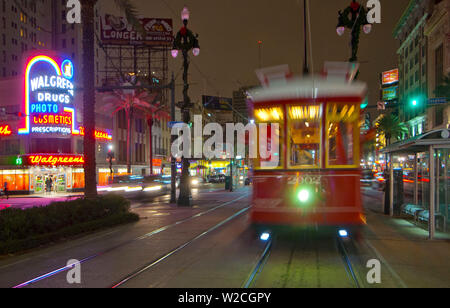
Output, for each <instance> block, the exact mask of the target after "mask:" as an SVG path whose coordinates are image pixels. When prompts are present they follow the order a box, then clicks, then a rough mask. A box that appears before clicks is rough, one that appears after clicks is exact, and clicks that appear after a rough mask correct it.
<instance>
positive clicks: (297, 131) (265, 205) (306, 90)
mask: <svg viewBox="0 0 450 308" xmlns="http://www.w3.org/2000/svg"><path fill="white" fill-rule="evenodd" d="M366 92H367V87H366V85H365V84H364V83H362V82H357V81H355V82H349V81H348V80H346V79H345V78H342V79H333V78H326V77H323V78H315V79H312V78H304V79H290V80H289V79H287V80H284V81H282V82H274V83H272V84H270V85H267V86H266V87H262V88H259V89H255V90H253V91H250V93H249V104H250V106H251V109H252V110H253V116H254V120H255V124H256V125H257V127H260V125H259V124H260V123H267V124H270V123H278V124H279V129H278V130H276V131H274V133H275V134H276V135H278V137H279V152H276V151H273V152H272V154H271V155H274V156H278V159H275V161H276V163H275V164H274V163H273V162H271V161H274V160H273V157H270V158H268V159H261V158H260V157H261V156H258V157H259V158H257V159H255V160H254V161H253V164H254V165H253V167H254V174H253V175H254V177H253V200H252V203H253V204H252V209H251V214H250V217H251V222H252V224H253V225H264V226H267V225H270V226H275V225H277V226H306V225H326V226H337V227H353V226H360V225H363V224H365V222H366V220H365V216H364V214H363V211H362V206H361V195H360V176H361V172H360V143H359V142H360V139H359V138H360V106H361V104H362V102H363V101H364V99H365V97H366ZM261 130H262V128H258V131H259V132H261ZM264 136H268V137H267V147H268V148H270V147H271V146H272V145H271V142H272V139H271V138H270V136H271V132H270V130H269V129H268V130H267V135H264ZM259 137H260V136H259V135H258V140H259ZM263 140H265V139H263ZM258 149H259V142H258ZM258 151H259V150H258Z"/></svg>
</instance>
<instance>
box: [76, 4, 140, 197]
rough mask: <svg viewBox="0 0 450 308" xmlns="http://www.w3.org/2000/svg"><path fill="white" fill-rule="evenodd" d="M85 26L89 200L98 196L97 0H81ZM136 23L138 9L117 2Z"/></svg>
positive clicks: (85, 150)
mask: <svg viewBox="0 0 450 308" xmlns="http://www.w3.org/2000/svg"><path fill="white" fill-rule="evenodd" d="M80 2H81V23H82V27H83V56H82V57H83V68H82V69H83V89H84V90H83V122H84V123H83V124H84V127H85V131H86V132H85V135H84V160H85V165H84V177H85V192H84V194H85V197H86V198H95V197H96V196H97V180H96V162H95V63H94V62H95V54H94V47H95V46H94V44H95V38H94V37H95V28H94V22H95V15H94V10H95V5H96V3H97V0H81V1H80ZM114 2H115V4H116V5H117V6H118V7H119V8H120V9H121V10H122V11H123V12H124V13H125V16H126V18H127V20H128V21H129V22H131V23H132V24H138V22H137V17H136V13H137V12H136V9H135V8H134V6H133V5H132V4H131V2H130V1H129V0H114Z"/></svg>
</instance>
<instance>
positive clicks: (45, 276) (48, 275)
mask: <svg viewBox="0 0 450 308" xmlns="http://www.w3.org/2000/svg"><path fill="white" fill-rule="evenodd" d="M246 197H248V194H244V195H243V196H240V197H238V198H235V199H233V200H230V201H227V202H225V203H222V204H220V205H218V206H215V207H213V208H210V209H208V210H205V211H202V212H200V213H197V214H195V215H192V216H189V217H187V218H184V219H181V220H179V221H176V222H174V223H171V224H168V225H165V226H163V227H160V228H157V229H155V230H153V231H151V232H148V233H146V234H143V235H142V236H139V237H136V238H133V239H131V240H128V241H125V242H122V243H119V244H117V245H114V246H112V247H110V248H108V249H105V250H103V251H101V252H98V253H95V254H93V255H90V256H88V257H85V258H82V259H80V260H79V261H80V262H79V263H80V264H83V263H87V262H89V261H92V260H94V259H97V258H98V257H100V256H104V255H106V254H108V253H111V252H113V251H115V250H118V249H120V248H123V247H125V246H127V245H130V244H132V243H135V242H137V241H140V240H144V239H148V238H151V237H153V236H155V235H157V234H159V233H162V232H164V231H167V230H169V229H171V228H174V227H176V226H179V225H181V224H184V223H187V222H190V221H192V220H194V219H197V218H200V217H202V216H205V215H208V214H210V213H212V212H215V211H217V210H219V209H222V208H225V207H227V206H229V205H231V204H234V203H236V202H238V201H240V200H242V199H244V198H246ZM249 208H250V207H249V206H248V207H246V208H244V209H242V210H240V211H238V212H237V213H235V214H234V215H233V216H231V217H234V216H235V215H237V214H242V213H243V212H245V211H247V210H248V209H249ZM238 216H239V215H238ZM229 220H231V219H230V217H229V218H227V219H225V220H224V221H222V222H220V223H219V224H217V225H215V226H214V227H213V228H210V229H209V230H207V231H205V232H203V233H201V234H200V235H198V236H197V237H196V238H194V239H192V240H190V241H189V242H187V243H185V244H183V245H180V246H179V247H177V248H176V249H177V251H179V250H181V249H182V248H184V247H186V246H188V245H189V244H190V243H192V242H193V241H195V240H197V239H198V238H200V237H203V236H204V235H206V234H207V233H210V232H212V231H213V230H215V229H217V228H219V227H220V226H222V225H223V224H225V223H226V222H228V221H229ZM205 233H206V234H205ZM181 246H183V247H181ZM173 253H175V252H174V251H172V253H169V254H170V255H171V254H173ZM169 254H166V255H165V257H164V258H159V259H161V260H160V261H162V260H164V259H165V258H167V257H168V256H170V255H169ZM160 261H159V262H160ZM159 262H158V263H159ZM152 263H153V262H152ZM75 265H76V264H68V265H66V266H62V267H60V268H57V269H55V270H52V271H49V272H47V273H45V274H43V275H40V276H38V277H35V278H32V279H29V280H27V281H25V282H23V283H20V284H17V285H15V286H12V287H11V288H24V287H28V286H31V285H33V284H36V283H38V282H40V281H43V280H46V279H50V278H51V277H53V276H55V275H57V274H60V273H63V272H65V271H68V270H70V269H72V268H73V267H74V266H75Z"/></svg>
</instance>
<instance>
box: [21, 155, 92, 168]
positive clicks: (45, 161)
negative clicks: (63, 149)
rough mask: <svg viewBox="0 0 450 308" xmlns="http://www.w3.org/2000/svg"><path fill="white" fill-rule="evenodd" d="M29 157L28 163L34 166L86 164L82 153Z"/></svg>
mask: <svg viewBox="0 0 450 308" xmlns="http://www.w3.org/2000/svg"><path fill="white" fill-rule="evenodd" d="M27 157H28V165H33V166H34V165H43V166H64V165H65V166H75V165H83V164H84V157H83V156H82V155H30V156H27Z"/></svg>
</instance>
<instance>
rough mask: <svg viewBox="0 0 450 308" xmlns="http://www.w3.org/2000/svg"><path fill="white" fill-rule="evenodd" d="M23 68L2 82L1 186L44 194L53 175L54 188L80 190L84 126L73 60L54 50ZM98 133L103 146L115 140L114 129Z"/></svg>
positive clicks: (31, 59)
mask: <svg viewBox="0 0 450 308" xmlns="http://www.w3.org/2000/svg"><path fill="white" fill-rule="evenodd" d="M23 72H24V73H23V77H22V78H21V80H9V81H6V82H5V83H4V84H3V85H2V86H1V87H0V108H1V109H2V110H3V115H2V117H0V188H1V189H4V187H5V185H6V186H7V188H8V191H10V192H11V193H13V194H42V193H45V192H46V191H48V190H49V188H48V187H47V184H46V183H48V182H49V180H51V183H52V185H51V188H50V189H51V191H50V192H53V193H60V192H77V191H82V190H83V189H84V170H83V165H84V158H83V155H81V154H82V153H83V136H84V128H83V125H82V123H80V122H79V121H78V117H79V116H80V114H81V113H80V112H79V110H77V107H76V106H77V105H78V106H79V103H78V104H77V103H76V100H75V98H76V95H77V93H76V87H75V81H74V80H75V79H74V76H75V68H74V65H73V63H72V61H71V60H70V59H68V58H66V57H63V56H60V55H58V54H55V53H51V52H48V53H45V54H30V56H29V57H28V58H26V61H25V63H24V68H23ZM8 82H9V83H8ZM7 83H8V84H7ZM5 84H6V85H5ZM95 137H96V139H97V141H98V148H101V149H105V148H107V146H108V145H109V144H110V143H111V142H112V133H111V131H110V129H106V128H103V129H98V130H96V131H95ZM103 164H106V161H105V162H103ZM99 176H101V174H100V172H99Z"/></svg>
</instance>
